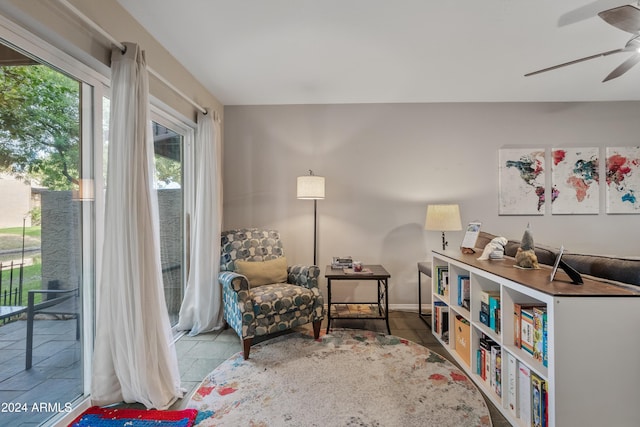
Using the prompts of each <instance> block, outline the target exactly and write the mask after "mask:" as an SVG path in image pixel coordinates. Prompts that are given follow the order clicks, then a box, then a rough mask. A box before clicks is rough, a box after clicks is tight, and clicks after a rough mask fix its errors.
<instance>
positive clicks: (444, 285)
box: [434, 265, 449, 296]
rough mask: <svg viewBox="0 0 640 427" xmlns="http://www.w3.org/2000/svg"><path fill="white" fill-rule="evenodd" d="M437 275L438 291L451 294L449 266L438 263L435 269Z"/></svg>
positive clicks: (443, 294)
mask: <svg viewBox="0 0 640 427" xmlns="http://www.w3.org/2000/svg"><path fill="white" fill-rule="evenodd" d="M434 271H435V277H436V293H437V294H438V295H442V296H447V295H449V267H447V266H446V265H437V266H436V267H435V269H434Z"/></svg>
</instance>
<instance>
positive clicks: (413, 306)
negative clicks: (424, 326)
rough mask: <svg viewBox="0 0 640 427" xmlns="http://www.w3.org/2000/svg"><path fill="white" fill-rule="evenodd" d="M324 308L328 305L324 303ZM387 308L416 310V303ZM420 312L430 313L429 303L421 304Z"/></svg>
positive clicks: (391, 305)
mask: <svg viewBox="0 0 640 427" xmlns="http://www.w3.org/2000/svg"><path fill="white" fill-rule="evenodd" d="M324 308H325V310H327V309H328V305H327V304H325V305H324ZM389 310H396V311H413V312H415V313H417V312H418V304H389ZM422 313H431V304H422Z"/></svg>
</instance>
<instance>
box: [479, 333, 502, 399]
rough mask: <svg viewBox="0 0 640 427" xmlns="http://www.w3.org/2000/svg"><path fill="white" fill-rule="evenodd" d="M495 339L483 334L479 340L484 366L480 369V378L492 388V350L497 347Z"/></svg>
mask: <svg viewBox="0 0 640 427" xmlns="http://www.w3.org/2000/svg"><path fill="white" fill-rule="evenodd" d="M497 346H498V343H496V342H495V341H494V340H493V339H491V338H490V337H489V336H487V335H486V334H484V333H482V334H481V336H480V340H479V350H480V351H481V353H480V359H481V362H482V363H483V365H482V366H481V367H480V370H481V371H480V377H481V378H482V379H483V380H484V382H485V384H486V385H487V387H491V384H492V383H493V381H492V372H493V371H492V367H491V349H492V348H494V347H497Z"/></svg>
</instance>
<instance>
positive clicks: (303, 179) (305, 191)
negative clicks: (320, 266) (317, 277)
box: [297, 170, 324, 265]
mask: <svg viewBox="0 0 640 427" xmlns="http://www.w3.org/2000/svg"><path fill="white" fill-rule="evenodd" d="M297 196H298V199H301V200H313V265H317V263H316V253H317V247H318V246H317V241H318V200H322V199H324V177H323V176H316V175H314V174H313V171H312V170H309V175H305V176H299V177H298V191H297Z"/></svg>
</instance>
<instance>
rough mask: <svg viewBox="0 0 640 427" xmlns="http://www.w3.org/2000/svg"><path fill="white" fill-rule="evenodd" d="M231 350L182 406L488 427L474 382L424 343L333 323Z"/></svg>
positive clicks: (261, 417) (225, 415) (217, 421)
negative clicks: (246, 350) (316, 334)
mask: <svg viewBox="0 0 640 427" xmlns="http://www.w3.org/2000/svg"><path fill="white" fill-rule="evenodd" d="M250 357H251V358H250V359H249V360H246V361H245V360H243V357H242V353H238V354H236V355H235V356H233V357H231V358H230V359H228V360H226V361H225V362H223V363H222V364H221V365H220V366H218V367H217V368H216V369H215V370H214V371H213V372H212V373H211V374H209V376H208V377H207V378H205V379H204V381H203V382H202V383H201V384H200V386H199V387H198V388H197V389H196V391H195V392H194V394H193V395H192V396H191V398H190V400H189V402H188V404H187V407H188V408H194V409H197V410H198V417H197V419H196V425H197V426H198V427H207V426H305V427H306V426H323V427H324V426H456V427H463V426H473V427H475V426H491V418H490V415H489V410H488V408H487V406H486V404H485V402H484V399H483V397H482V395H481V393H480V392H479V391H478V389H477V388H476V387H475V385H474V384H473V382H472V381H471V380H470V379H469V378H468V377H467V376H466V375H465V374H464V372H462V371H460V370H459V369H457V368H456V367H455V366H454V365H453V364H451V363H450V362H449V361H447V360H446V359H444V358H443V357H442V356H440V355H439V354H437V353H435V352H432V351H430V350H429V349H427V348H426V347H423V346H421V345H418V344H415V343H413V342H411V341H407V340H405V339H402V338H398V337H395V336H392V335H384V334H379V333H375V332H369V331H362V330H351V329H336V330H334V331H332V332H331V334H328V335H324V336H322V337H321V338H320V340H318V341H315V340H314V339H313V337H312V336H310V335H306V334H304V333H292V334H288V335H283V336H280V337H278V338H274V339H272V340H269V341H265V342H264V343H262V344H259V345H256V346H254V347H252V349H251V356H250Z"/></svg>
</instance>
